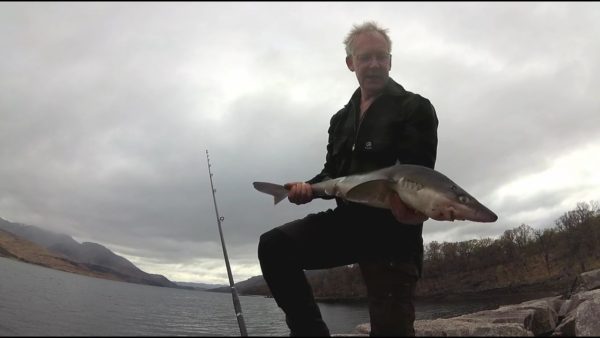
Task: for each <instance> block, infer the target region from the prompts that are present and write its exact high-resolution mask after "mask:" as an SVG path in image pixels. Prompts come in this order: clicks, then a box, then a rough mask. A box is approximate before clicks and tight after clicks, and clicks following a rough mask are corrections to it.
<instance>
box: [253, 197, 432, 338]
mask: <svg viewBox="0 0 600 338" xmlns="http://www.w3.org/2000/svg"><path fill="white" fill-rule="evenodd" d="M421 229H422V226H414V225H403V224H399V223H397V222H396V221H395V220H394V219H393V216H392V215H391V213H390V211H389V210H383V209H375V208H370V207H364V206H360V205H355V204H350V205H342V206H339V207H337V208H336V209H334V210H327V211H325V212H321V213H317V214H310V215H308V216H306V217H305V218H303V219H299V220H296V221H293V222H290V223H287V224H284V225H282V226H279V227H276V228H274V229H273V230H271V231H268V232H266V233H264V234H263V235H262V236H261V238H260V242H259V246H258V257H259V260H260V264H261V269H262V272H263V277H264V278H265V281H266V282H267V284H268V286H269V288H270V290H271V293H272V294H273V298H274V299H275V301H276V302H277V305H278V306H279V307H281V309H282V310H283V311H284V312H285V314H286V323H287V324H288V327H289V328H290V334H291V335H292V336H328V335H329V330H328V328H327V325H326V324H325V323H324V322H323V320H322V317H321V313H320V311H319V307H318V306H317V304H316V303H315V300H314V297H313V294H312V289H311V287H310V284H309V283H308V282H307V280H306V277H305V275H304V270H313V269H325V268H332V267H336V266H342V265H349V264H353V263H358V264H359V265H360V268H361V272H362V275H363V279H364V282H365V285H366V287H367V293H368V300H369V314H370V319H371V336H414V334H415V332H414V328H413V324H414V320H415V314H414V305H413V301H414V292H415V286H416V282H417V279H418V278H419V275H420V266H421V265H420V264H421V259H422V250H423V241H422V237H421Z"/></svg>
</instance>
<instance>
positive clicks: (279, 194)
mask: <svg viewBox="0 0 600 338" xmlns="http://www.w3.org/2000/svg"><path fill="white" fill-rule="evenodd" d="M252 185H253V186H254V189H256V190H258V191H260V192H264V193H265V194H269V195H271V196H273V199H274V202H275V204H277V203H279V202H281V201H282V200H283V199H284V198H286V197H287V195H288V190H287V189H286V188H284V187H283V186H282V185H279V184H273V183H267V182H254V183H252Z"/></svg>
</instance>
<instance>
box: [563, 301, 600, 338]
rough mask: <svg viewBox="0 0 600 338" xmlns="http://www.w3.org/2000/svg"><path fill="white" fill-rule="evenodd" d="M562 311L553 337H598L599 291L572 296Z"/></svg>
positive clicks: (599, 325) (599, 322)
mask: <svg viewBox="0 0 600 338" xmlns="http://www.w3.org/2000/svg"><path fill="white" fill-rule="evenodd" d="M565 304H567V303H566V302H565ZM564 311H565V312H566V316H565V318H564V319H563V320H562V321H561V323H560V324H559V325H558V326H557V327H556V329H555V330H554V333H553V334H552V335H553V336H568V337H575V336H600V320H598V319H599V318H600V289H596V290H592V291H586V292H581V293H578V294H575V295H573V296H572V297H571V299H570V300H569V305H568V306H567V309H565V310H564ZM561 312H562V309H561Z"/></svg>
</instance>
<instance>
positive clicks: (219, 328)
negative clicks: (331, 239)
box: [0, 257, 507, 336]
mask: <svg viewBox="0 0 600 338" xmlns="http://www.w3.org/2000/svg"><path fill="white" fill-rule="evenodd" d="M506 301H507V300H506V299H496V300H493V299H491V300H490V299H488V300H484V301H469V302H446V303H439V302H438V303H436V302H434V303H431V302H429V303H426V302H417V304H416V317H417V319H434V318H439V317H450V316H453V315H460V314H464V313H469V312H474V311H479V310H484V309H491V308H496V307H497V306H498V305H500V304H502V303H503V302H504V303H506ZM240 303H241V306H242V312H243V316H244V320H245V322H246V327H247V331H248V335H249V336H288V335H289V331H288V329H287V327H286V326H285V318H284V315H283V313H282V312H281V310H280V309H279V308H278V307H277V304H276V303H275V301H274V300H273V299H272V298H265V297H261V296H240ZM319 307H320V309H321V313H322V315H323V319H324V320H325V322H326V323H327V325H328V326H329V329H330V331H331V333H352V332H353V330H354V328H355V327H356V325H358V324H361V323H366V322H368V321H369V314H368V307H367V305H366V304H365V303H329V302H327V303H323V302H320V303H319ZM239 334H240V331H239V328H238V324H237V320H236V318H235V314H234V310H233V302H232V298H231V295H230V294H228V293H217V292H207V291H198V290H187V289H175V288H165V287H156V286H149V285H140V284H132V283H124V282H116V281H109V280H104V279H98V278H91V277H86V276H81V275H77V274H72V273H67V272H62V271H58V270H53V269H49V268H45V267H41V266H37V265H32V264H27V263H22V262H18V261H15V260H11V259H7V258H2V257H0V336H175V335H178V336H239Z"/></svg>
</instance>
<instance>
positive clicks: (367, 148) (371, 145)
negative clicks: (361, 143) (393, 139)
mask: <svg viewBox="0 0 600 338" xmlns="http://www.w3.org/2000/svg"><path fill="white" fill-rule="evenodd" d="M371 149H373V142H371V141H367V142H365V150H371Z"/></svg>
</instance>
